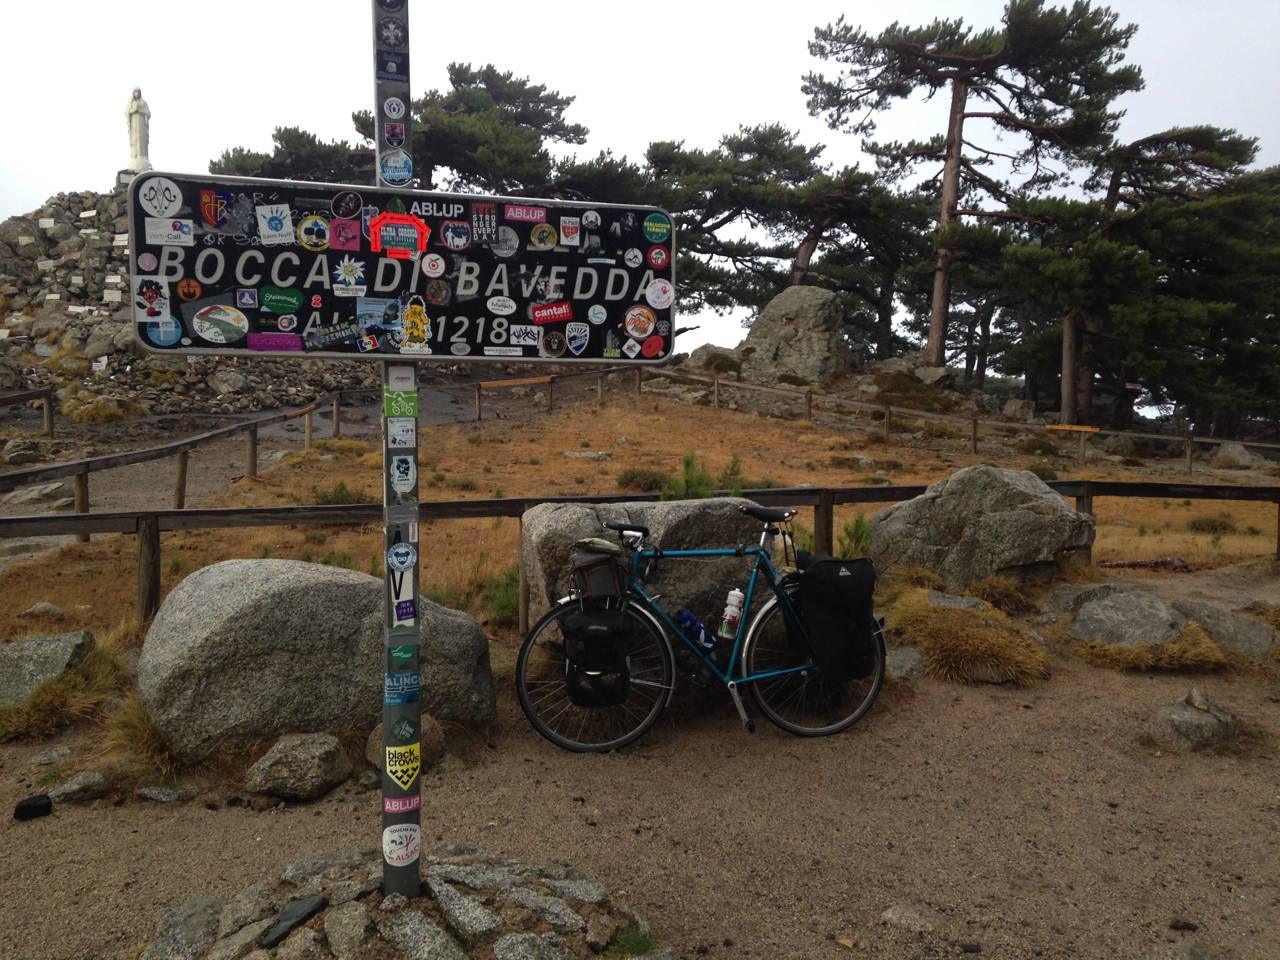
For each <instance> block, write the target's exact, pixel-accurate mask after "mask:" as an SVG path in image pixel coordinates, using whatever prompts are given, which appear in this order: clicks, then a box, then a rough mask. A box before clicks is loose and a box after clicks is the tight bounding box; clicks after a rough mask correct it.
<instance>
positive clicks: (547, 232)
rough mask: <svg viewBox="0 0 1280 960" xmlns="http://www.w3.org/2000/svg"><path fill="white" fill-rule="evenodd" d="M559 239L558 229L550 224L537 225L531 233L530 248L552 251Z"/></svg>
mask: <svg viewBox="0 0 1280 960" xmlns="http://www.w3.org/2000/svg"><path fill="white" fill-rule="evenodd" d="M559 239H560V237H559V235H558V234H557V233H556V228H555V227H553V226H552V225H551V224H549V223H535V224H534V225H533V229H532V230H530V231H529V246H531V247H533V249H535V250H550V249H551V248H552V247H554V246H555V245H556V242H557V241H558V240H559Z"/></svg>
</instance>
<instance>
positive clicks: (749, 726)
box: [729, 680, 756, 733]
mask: <svg viewBox="0 0 1280 960" xmlns="http://www.w3.org/2000/svg"><path fill="white" fill-rule="evenodd" d="M729 696H731V697H733V705H734V706H735V707H737V708H738V716H739V717H740V718H741V719H742V726H743V728H744V729H745V730H746V731H747V733H755V732H756V722H755V721H754V720H752V719H751V718H750V717H748V716H747V708H746V707H745V706H743V704H742V695H741V694H740V693H738V682H737V681H736V680H730V681H729Z"/></svg>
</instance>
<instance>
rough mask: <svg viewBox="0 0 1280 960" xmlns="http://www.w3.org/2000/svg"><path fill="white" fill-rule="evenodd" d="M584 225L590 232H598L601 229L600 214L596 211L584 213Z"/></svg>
mask: <svg viewBox="0 0 1280 960" xmlns="http://www.w3.org/2000/svg"><path fill="white" fill-rule="evenodd" d="M582 225H583V226H584V227H586V228H587V229H588V230H598V229H599V228H600V214H599V213H597V212H596V211H595V210H585V211H583V214H582Z"/></svg>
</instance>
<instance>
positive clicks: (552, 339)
mask: <svg viewBox="0 0 1280 960" xmlns="http://www.w3.org/2000/svg"><path fill="white" fill-rule="evenodd" d="M568 348H569V341H567V340H566V339H565V338H564V334H563V333H561V332H560V331H559V330H546V331H543V334H542V353H543V356H547V357H563V356H564V352H565V350H567V349H568Z"/></svg>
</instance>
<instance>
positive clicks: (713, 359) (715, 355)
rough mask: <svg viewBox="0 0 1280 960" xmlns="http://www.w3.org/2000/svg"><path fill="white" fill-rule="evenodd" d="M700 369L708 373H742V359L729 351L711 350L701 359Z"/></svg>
mask: <svg viewBox="0 0 1280 960" xmlns="http://www.w3.org/2000/svg"><path fill="white" fill-rule="evenodd" d="M702 369H703V370H705V371H707V372H708V373H736V374H740V373H742V361H741V360H739V359H738V358H737V357H735V356H734V355H733V354H731V353H722V352H721V351H719V350H713V351H711V352H709V353H708V354H707V357H706V359H705V360H703V361H702Z"/></svg>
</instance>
